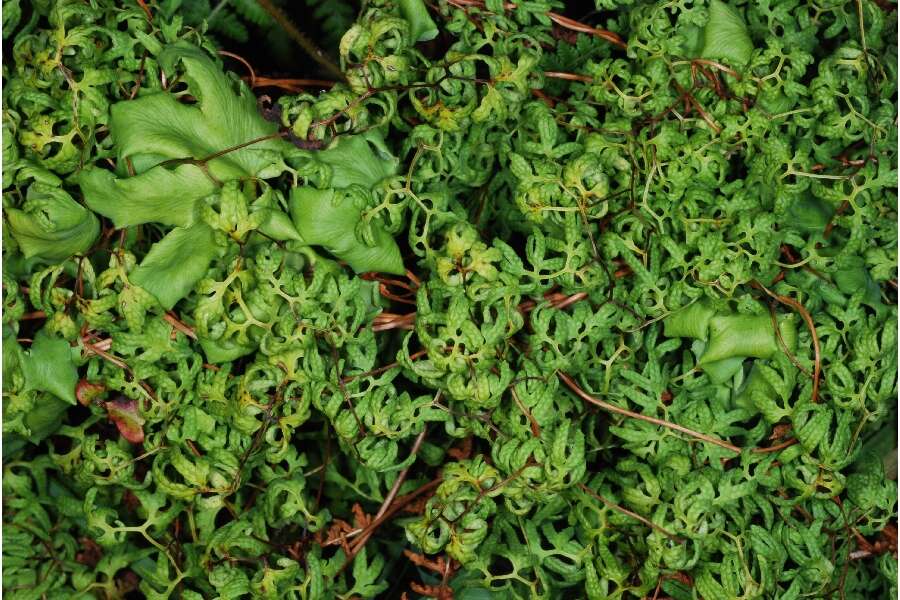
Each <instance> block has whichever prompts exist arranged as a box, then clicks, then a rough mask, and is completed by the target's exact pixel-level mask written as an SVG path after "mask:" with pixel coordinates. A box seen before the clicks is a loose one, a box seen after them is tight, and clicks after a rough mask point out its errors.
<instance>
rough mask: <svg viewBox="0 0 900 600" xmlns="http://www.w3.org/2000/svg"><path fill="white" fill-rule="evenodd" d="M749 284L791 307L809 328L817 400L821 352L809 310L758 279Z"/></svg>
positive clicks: (814, 390)
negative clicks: (777, 292)
mask: <svg viewBox="0 0 900 600" xmlns="http://www.w3.org/2000/svg"><path fill="white" fill-rule="evenodd" d="M750 285H751V286H752V287H754V288H756V289H758V290H761V291H763V292H765V293H766V294H767V295H768V296H769V297H770V298H772V299H773V300H775V301H777V302H779V303H781V304H784V305H786V306H790V307H791V308H793V309H794V310H795V311H796V312H797V313H799V314H800V317H801V318H802V319H803V321H804V323H806V327H807V328H808V329H809V333H810V335H811V336H812V343H813V352H814V354H815V363H813V389H812V401H813V402H817V401H818V399H819V376H820V375H821V373H822V352H821V349H820V347H819V335H818V333H816V324H815V323H814V322H813V318H812V315H810V314H809V311H808V310H806V307H804V306H803V305H802V304H800V303H799V302H797V301H796V300H794V299H793V298H789V297H787V296H781V295H779V294H776V293H775V292H773V291H772V290H770V289H769V288H767V287H766V286H764V285H763V284H761V283H760V282H758V281H752V282H751V283H750Z"/></svg>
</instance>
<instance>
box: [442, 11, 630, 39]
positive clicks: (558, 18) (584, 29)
mask: <svg viewBox="0 0 900 600" xmlns="http://www.w3.org/2000/svg"><path fill="white" fill-rule="evenodd" d="M447 4H450V5H452V6H455V7H457V8H465V7H467V6H474V7H477V8H484V7H485V5H484V2H481V1H480V0H447ZM515 8H516V4H513V3H512V2H505V3H504V4H503V9H504V10H515ZM547 16H548V17H549V18H550V20H551V21H553V22H554V23H556V24H557V25H559V26H560V27H565V28H566V29H569V30H571V31H577V32H578V33H586V34H588V35H595V36H597V37H599V38H602V39H604V40H606V41H608V42H609V43H611V44H614V45H616V46H618V47H620V48H627V47H628V45H627V44H626V43H625V42H624V41H622V38H621V37H619V35H618V34H617V33H613V32H612V31H608V30H606V29H597V28H596V27H591V26H590V25H585V24H584V23H579V22H578V21H576V20H574V19H570V18H569V17H564V16H563V15H561V14H558V13H555V12H548V13H547Z"/></svg>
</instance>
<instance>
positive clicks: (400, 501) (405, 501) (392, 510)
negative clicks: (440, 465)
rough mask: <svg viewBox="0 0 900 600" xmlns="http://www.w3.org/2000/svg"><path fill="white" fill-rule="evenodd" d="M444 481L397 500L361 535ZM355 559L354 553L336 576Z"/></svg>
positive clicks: (362, 532)
mask: <svg viewBox="0 0 900 600" xmlns="http://www.w3.org/2000/svg"><path fill="white" fill-rule="evenodd" d="M443 480H444V479H443V477H440V476H438V477H436V478H435V479H432V480H431V481H429V482H428V483H426V484H424V485H422V486H420V487H419V488H418V489H417V490H415V491H413V492H410V493H409V494H407V495H405V496H401V497H400V498H397V499H396V500H395V501H394V503H393V504H392V505H391V507H390V508H388V509H387V510H386V511H385V512H384V514H383V515H381V516H380V517H378V518H377V519H372V522H371V523H369V525H368V526H367V527H366V528H365V529H363V530H362V531H360V533H359V535H365V534H366V533H367V532H369V531H370V530H371V531H374V530H375V529H377V528H378V527H380V526H381V524H382V523H384V522H385V521H387V520H388V519H390V518H391V517H392V516H394V514H395V513H397V512H398V511H400V510H401V509H402V508H403V507H404V506H406V505H407V504H409V503H410V502H412V501H413V500H415V499H416V498H418V497H419V496H421V495H422V494H425V493H426V492H429V491H431V490H433V489H434V488H436V487H437V486H439V485H440V484H441V482H443ZM361 549H362V548H360V550H361ZM357 552H358V551H357ZM355 557H356V553H353V554H352V555H351V556H349V557H348V558H347V560H346V561H345V562H344V564H343V565H342V566H341V568H340V569H338V572H337V573H335V576H337V575H339V574H340V573H342V572H343V571H344V570H345V569H346V568H347V567H349V566H350V565H351V564H352V563H353V559H354V558H355Z"/></svg>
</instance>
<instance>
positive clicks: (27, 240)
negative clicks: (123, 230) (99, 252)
mask: <svg viewBox="0 0 900 600" xmlns="http://www.w3.org/2000/svg"><path fill="white" fill-rule="evenodd" d="M6 218H7V220H8V221H9V227H10V232H11V233H12V235H13V237H14V238H15V239H16V241H17V242H18V243H19V247H20V248H21V249H22V253H23V254H24V255H25V258H32V257H39V258H43V259H46V260H51V261H60V260H63V259H66V258H68V257H69V256H72V255H73V254H79V253H82V252H85V251H86V250H87V249H88V248H90V247H91V245H92V244H93V243H94V241H95V240H96V239H97V236H98V235H99V234H100V222H99V221H98V220H97V217H96V216H94V214H92V213H91V211H89V210H87V209H86V208H85V207H83V206H81V205H80V204H78V203H77V202H75V200H73V199H72V196H70V195H69V194H68V193H67V192H66V191H65V190H63V189H61V188H54V187H51V186H48V185H45V184H42V183H33V184H31V186H30V187H29V188H28V194H27V199H26V200H25V204H24V205H23V206H22V210H19V209H16V208H10V209H8V210H7V211H6Z"/></svg>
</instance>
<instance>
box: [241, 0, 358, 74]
mask: <svg viewBox="0 0 900 600" xmlns="http://www.w3.org/2000/svg"><path fill="white" fill-rule="evenodd" d="M257 2H259V5H260V6H262V7H263V10H265V11H266V12H267V13H269V15H270V16H271V17H272V18H273V19H275V21H276V22H277V23H278V24H279V25H281V28H282V29H284V31H285V33H287V34H288V36H290V38H291V39H292V40H294V41H295V42H296V43H297V45H298V46H300V47H301V48H303V50H304V51H305V52H306V53H307V54H308V55H309V56H310V57H312V59H313V60H314V61H316V62H317V63H319V64H320V65H321V66H322V67H324V68H325V70H326V71H328V72H329V73H331V74H332V75H334V76H335V77H336V78H337V79H340V80H344V79H345V77H344V72H343V71H341V69H340V67H338V66H337V65H336V64H334V62H332V61H331V59H329V58H328V56H327V55H326V54H325V53H324V52H323V51H322V50H321V49H319V48H318V47H317V46H316V45H315V44H314V43H313V42H312V40H310V39H309V38H308V37H306V36H305V35H304V34H303V33H302V32H301V31H300V30H299V29H297V26H296V25H294V24H293V23H292V22H291V20H290V18H288V16H287V15H286V14H285V13H284V11H283V10H281V9H280V8H279V7H277V6H275V4H273V3H272V2H271V1H270V0H257Z"/></svg>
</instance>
